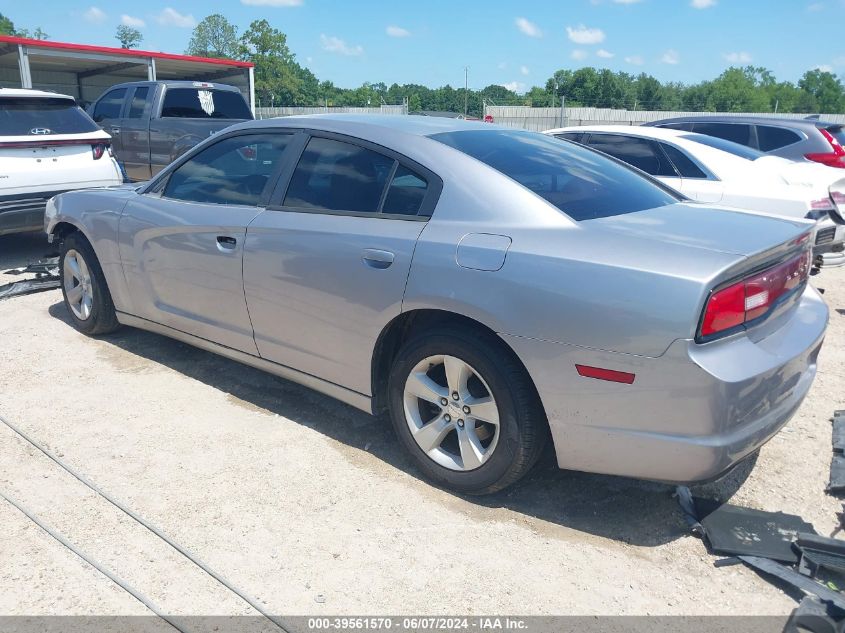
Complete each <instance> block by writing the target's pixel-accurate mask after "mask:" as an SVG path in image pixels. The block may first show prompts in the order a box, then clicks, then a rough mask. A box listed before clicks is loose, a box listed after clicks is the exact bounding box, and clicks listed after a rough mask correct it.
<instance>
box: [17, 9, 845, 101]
mask: <svg viewBox="0 0 845 633" xmlns="http://www.w3.org/2000/svg"><path fill="white" fill-rule="evenodd" d="M3 4H4V7H3V8H2V12H3V13H4V14H6V15H7V16H8V17H10V18H11V19H12V20H13V21H14V23H15V25H16V26H18V27H23V28H29V29H34V28H35V27H41V28H42V29H44V30H45V31H46V32H47V33H48V34H49V35H50V39H53V40H59V41H69V42H79V43H86V44H99V45H112V46H114V45H116V43H115V40H114V31H115V28H116V26H117V25H118V24H119V23H121V22H123V23H125V24H130V25H132V26H137V27H138V28H139V29H140V30H141V32H142V33H143V35H144V42H143V44H142V46H141V48H144V49H149V50H160V51H165V52H172V53H181V52H183V51H184V49H185V47H186V45H187V43H188V40H189V38H190V34H191V28H192V26H193V25H194V24H195V23H196V22H197V21H199V20H201V19H202V18H203V17H205V16H206V15H208V14H209V13H213V12H214V11H217V12H220V13H223V14H224V15H225V16H226V17H227V18H228V19H229V20H230V21H231V22H233V23H234V24H235V25H237V26H238V27H239V30H240V31H243V30H244V29H245V28H246V27H247V25H248V24H249V22H250V21H252V20H254V19H257V18H266V19H267V20H268V21H269V22H270V23H271V24H272V25H273V26H274V27H276V28H278V29H280V30H282V31H283V32H285V33H286V34H287V36H288V44H289V45H290V47H291V50H292V51H293V52H294V53H295V54H296V56H297V58H298V60H299V61H300V62H301V63H303V64H305V65H306V66H308V67H309V68H311V70H312V71H314V73H316V74H317V76H318V77H319V78H320V79H321V80H322V79H328V80H331V81H333V82H334V83H335V84H337V85H339V86H343V87H354V86H359V85H361V83H363V82H364V81H370V82H377V81H384V82H386V83H388V84H390V83H393V82H398V83H406V82H408V83H410V82H413V83H421V84H425V85H429V86H432V87H436V86H441V85H445V84H452V85H453V86H460V85H463V82H464V70H463V69H464V66H469V81H470V86H471V87H473V88H482V87H484V86H486V85H488V84H502V85H506V86H508V87H509V88H512V89H516V90H517V91H520V92H521V91H523V90H524V89H525V88H526V87H530V86H532V85H543V84H544V83H545V81H546V79H547V78H548V77H549V76H550V75H551V74H552V72H554V71H555V70H556V69H559V68H573V69H574V68H579V67H581V66H587V65H591V66H597V67H607V68H610V69H612V70H624V71H627V72H631V73H639V72H647V73H650V74H652V75H654V76H655V77H657V78H658V79H660V80H661V81H669V80H671V81H682V82H685V83H691V82H697V81H700V80H702V79H708V78H712V77H715V76H716V75H718V74H719V73H720V72H721V71H722V70H724V69H725V68H727V67H728V66H730V65H745V64H749V63H751V64H754V65H759V66H764V67H766V68H769V69H770V70H772V71H773V72H774V73H775V75H776V76H777V77H778V79H788V80H792V81H795V80H797V79H798V77H800V76H801V74H803V72H804V71H805V70H807V69H809V68H814V67H822V68H825V69H827V70H831V71H832V72H835V73H843V74H845V40H843V39H842V38H841V37H840V36H839V35H838V34H839V32H840V31H841V29H840V28H839V25H841V24H842V21H843V19H844V18H845V0H768V1H766V0H551V1H548V0H547V1H539V0H522V1H521V2H512V1H511V2H506V1H500V0H485V1H483V2H477V1H473V0H467V1H461V0H427V1H419V0H418V1H415V2H403V1H402V0H393V1H387V0H385V1H367V0H347V1H345V2H340V1H333V2H330V1H329V0H224V1H218V2H214V3H208V2H201V1H198V0H164V1H161V0H146V1H145V2H138V1H137V0H136V1H134V2H132V1H126V0H108V1H102V0H95V1H94V2H92V1H91V0H88V1H84V2H79V1H76V0H38V1H34V2H21V3H14V4H13V3H11V2H4V3H3ZM831 25H834V26H833V28H831Z"/></svg>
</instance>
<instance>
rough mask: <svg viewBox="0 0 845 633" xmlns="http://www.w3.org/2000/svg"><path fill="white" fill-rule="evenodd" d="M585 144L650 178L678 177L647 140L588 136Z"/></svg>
mask: <svg viewBox="0 0 845 633" xmlns="http://www.w3.org/2000/svg"><path fill="white" fill-rule="evenodd" d="M586 144H587V145H588V146H589V147H592V148H593V149H597V150H599V151H600V152H604V153H605V154H610V155H611V156H613V157H614V158H618V159H619V160H622V161H625V162H626V163H628V164H629V165H633V166H634V167H636V168H637V169H642V170H643V171H644V172H645V173H647V174H651V175H652V176H674V177H676V178H677V176H678V174H677V173H675V169H674V168H673V167H672V164H671V163H670V162H669V161H668V160H667V159H666V157H665V156H664V155H663V153H662V152H661V151H660V149H659V148H658V147H657V145H656V144H654V143H653V142H651V141H649V140H648V139H643V138H635V137H632V136H624V135H622V134H590V136H589V138H588V139H587V143H586Z"/></svg>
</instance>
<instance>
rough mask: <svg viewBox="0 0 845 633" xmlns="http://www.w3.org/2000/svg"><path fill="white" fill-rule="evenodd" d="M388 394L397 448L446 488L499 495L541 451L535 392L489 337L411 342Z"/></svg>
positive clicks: (457, 334) (451, 333)
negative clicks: (402, 446) (408, 455)
mask: <svg viewBox="0 0 845 633" xmlns="http://www.w3.org/2000/svg"><path fill="white" fill-rule="evenodd" d="M388 389H389V391H390V393H389V398H390V416H391V420H392V422H393V425H394V428H395V429H396V433H397V435H398V436H399V439H400V441H401V442H402V444H403V445H404V447H405V448H406V449H407V450H408V452H409V453H410V454H411V456H412V457H413V458H414V461H415V462H416V463H417V465H418V466H419V467H420V469H421V470H422V471H423V472H424V473H425V474H426V475H427V476H428V477H429V478H430V479H432V480H434V481H435V482H436V483H438V484H440V485H442V486H444V487H447V488H452V489H454V490H456V491H459V492H463V493H468V494H489V493H493V492H496V491H498V490H501V489H503V488H505V487H507V486H509V485H510V484H512V483H514V482H515V481H517V480H518V479H519V478H521V477H522V476H523V475H525V473H527V472H528V470H530V468H531V467H532V466H533V465H534V463H535V462H536V461H537V458H538V457H539V455H540V453H541V451H542V448H543V446H544V444H545V440H546V436H547V428H548V426H547V423H546V420H545V415H544V414H543V411H542V407H541V406H540V403H539V398H538V396H537V394H536V391H535V390H534V387H533V385H532V384H531V381H530V380H529V378H528V376H527V374H526V372H525V369H524V368H523V367H522V365H521V364H520V363H519V362H518V361H517V360H516V358H514V357H513V354H512V353H511V352H510V350H507V349H505V348H504V345H503V344H502V343H501V342H500V341H498V339H497V338H496V337H495V336H493V335H487V334H486V333H478V332H473V331H472V330H471V329H469V328H448V329H442V330H437V331H434V332H427V333H425V334H423V335H421V336H419V337H417V338H414V339H412V340H410V341H409V342H407V343H406V344H405V345H404V346H403V347H402V348H401V349H400V351H399V353H398V355H397V357H396V359H395V361H394V363H393V370H392V372H391V377H390V382H389V387H388Z"/></svg>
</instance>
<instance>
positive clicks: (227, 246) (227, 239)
mask: <svg viewBox="0 0 845 633" xmlns="http://www.w3.org/2000/svg"><path fill="white" fill-rule="evenodd" d="M237 245H238V240H236V239H235V238H234V237H231V236H229V235H218V236H217V250H219V251H224V252H226V251H232V250H234V248H235V247H236V246H237Z"/></svg>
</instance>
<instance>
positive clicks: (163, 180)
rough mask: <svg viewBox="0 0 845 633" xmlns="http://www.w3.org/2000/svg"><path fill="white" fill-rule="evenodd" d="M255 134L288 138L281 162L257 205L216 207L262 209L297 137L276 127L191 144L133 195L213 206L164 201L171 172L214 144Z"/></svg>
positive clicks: (248, 129)
mask: <svg viewBox="0 0 845 633" xmlns="http://www.w3.org/2000/svg"><path fill="white" fill-rule="evenodd" d="M258 134H277V135H286V136H291V140H290V143H289V144H288V146H287V147H285V149H284V151H283V152H282V156H281V160H279V164H278V165H276V167H275V168H274V169H273V172H272V173H271V175H270V177H269V178H268V179H267V184H266V185H265V186H264V190H263V191H262V192H261V195H260V196H259V197H258V202H257V203H256V204H255V205H251V204H220V205H216V206H220V207H225V206H232V207H248V208H250V209H266V208H267V204H268V202H269V201H270V196H271V195H272V192H273V191H274V189H275V187H276V186H277V184H278V179H279V175H280V174H281V173H282V171H283V170H284V168H285V167H286V166H287V163H288V162H289V160H290V156H291V152H292V150H293V151H294V152H295V144H296V140H297V138H296V137H297V136H298V135H297V134H296V131H295V130H291V129H290V128H278V127H257V128H246V129H240V130H233V131H231V132H221V133H219V134H215V135H214V136H212V137H209V139H208V140H207V141H206V142H203V143H200V144H198V145H195V146H194V147H192V148H191V149H190V150H188V151H187V152H185V153H184V154H183V155H182V156H180V157H179V158H178V159H176V160H175V161H173V162H172V163H170V165H168V166H167V167H165V168H164V169H163V170H161V171H160V172H159V173H158V174H157V175H156V176H155V177H154V178H153V179H151V180H150V182H149V183H147V185H146V186H144V187H143V188H141V189H137V190H136V193H137V194H138V195H149V196H155V197H157V198H161V199H163V200H170V201H171V202H180V203H182V204H216V203H208V202H196V201H192V200H178V199H176V198H166V197H165V196H164V190H165V189H166V188H167V185H168V183H169V182H170V177H171V176H172V175H173V173H174V172H175V171H177V170H178V169H179V168H181V167H182V165H184V164H185V163H187V162H188V161H189V160H191V159H193V158H194V157H195V156H196V155H197V154H200V153H201V152H203V151H205V150H206V149H208V148H210V147H213V146H214V145H217V144H218V143H222V142H224V141H227V140H229V139H231V138H235V137H239V136H255V135H258Z"/></svg>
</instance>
